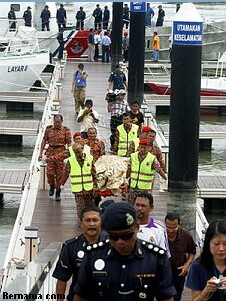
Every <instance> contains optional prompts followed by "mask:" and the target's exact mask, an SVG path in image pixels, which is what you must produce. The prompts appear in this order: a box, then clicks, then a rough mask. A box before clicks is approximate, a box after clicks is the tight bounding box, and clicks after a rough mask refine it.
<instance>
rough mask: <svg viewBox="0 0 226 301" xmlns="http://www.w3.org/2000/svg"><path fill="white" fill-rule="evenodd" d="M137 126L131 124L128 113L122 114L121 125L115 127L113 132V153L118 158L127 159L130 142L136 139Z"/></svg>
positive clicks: (137, 133)
mask: <svg viewBox="0 0 226 301" xmlns="http://www.w3.org/2000/svg"><path fill="white" fill-rule="evenodd" d="M138 135H139V126H138V125H136V124H134V123H132V120H131V117H130V114H129V113H123V114H122V124H121V125H119V126H118V127H117V130H116V132H115V142H114V145H113V151H114V152H115V153H116V154H117V155H118V156H120V157H127V156H128V150H129V145H130V142H131V141H133V140H135V139H137V138H138Z"/></svg>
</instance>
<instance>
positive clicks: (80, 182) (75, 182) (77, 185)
mask: <svg viewBox="0 0 226 301" xmlns="http://www.w3.org/2000/svg"><path fill="white" fill-rule="evenodd" d="M69 162H70V167H71V171H70V180H71V191H72V192H81V191H82V190H86V191H90V190H92V189H93V177H92V173H91V171H92V162H93V156H91V155H86V157H85V160H84V164H83V166H82V167H81V166H80V165H79V163H78V161H77V158H76V156H71V157H70V158H69Z"/></svg>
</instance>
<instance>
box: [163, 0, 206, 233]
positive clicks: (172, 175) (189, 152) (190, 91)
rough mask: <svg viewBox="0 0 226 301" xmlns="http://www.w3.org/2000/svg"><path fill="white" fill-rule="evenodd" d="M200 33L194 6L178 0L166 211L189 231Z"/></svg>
mask: <svg viewBox="0 0 226 301" xmlns="http://www.w3.org/2000/svg"><path fill="white" fill-rule="evenodd" d="M189 28H193V29H194V31H192V32H191V31H189ZM202 33H203V20H202V18H201V16H200V15H199V13H198V12H197V10H196V8H195V6H194V5H193V4H192V3H184V4H182V6H181V9H180V10H179V11H178V13H177V15H176V18H175V20H174V22H173V45H172V72H171V97H170V136H169V149H170V151H169V184H168V188H169V203H168V208H169V210H168V211H172V210H173V211H177V212H178V213H180V215H181V221H182V223H183V226H184V227H185V228H187V229H188V230H190V231H192V232H193V235H195V228H196V201H197V182H198V149H199V116H200V86H201V60H202Z"/></svg>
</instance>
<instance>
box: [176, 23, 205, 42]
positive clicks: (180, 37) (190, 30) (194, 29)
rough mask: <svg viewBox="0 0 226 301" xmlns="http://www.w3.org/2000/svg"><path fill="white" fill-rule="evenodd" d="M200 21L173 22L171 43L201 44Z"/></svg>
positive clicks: (201, 27)
mask: <svg viewBox="0 0 226 301" xmlns="http://www.w3.org/2000/svg"><path fill="white" fill-rule="evenodd" d="M202 36H203V23H202V22H182V21H174V22H173V44H181V45H202Z"/></svg>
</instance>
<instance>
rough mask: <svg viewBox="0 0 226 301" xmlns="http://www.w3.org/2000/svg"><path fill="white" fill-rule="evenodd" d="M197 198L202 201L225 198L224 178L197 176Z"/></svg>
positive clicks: (225, 179) (225, 180)
mask: <svg viewBox="0 0 226 301" xmlns="http://www.w3.org/2000/svg"><path fill="white" fill-rule="evenodd" d="M198 197H200V198H204V199H210V198H219V199H225V198H226V176H218V175H215V176H199V179H198Z"/></svg>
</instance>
